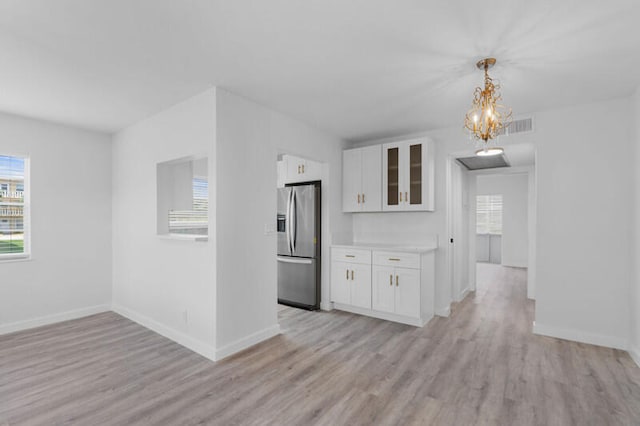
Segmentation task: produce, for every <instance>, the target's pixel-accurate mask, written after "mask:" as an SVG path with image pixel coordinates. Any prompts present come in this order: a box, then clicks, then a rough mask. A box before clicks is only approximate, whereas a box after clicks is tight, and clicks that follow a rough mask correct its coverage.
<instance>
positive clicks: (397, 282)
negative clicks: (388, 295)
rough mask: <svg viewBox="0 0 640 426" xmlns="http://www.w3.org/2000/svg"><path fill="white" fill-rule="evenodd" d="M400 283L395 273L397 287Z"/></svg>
mask: <svg viewBox="0 0 640 426" xmlns="http://www.w3.org/2000/svg"><path fill="white" fill-rule="evenodd" d="M399 285H400V280H399V279H398V276H397V275H396V287H398V286H399Z"/></svg>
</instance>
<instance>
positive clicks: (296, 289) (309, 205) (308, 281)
mask: <svg viewBox="0 0 640 426" xmlns="http://www.w3.org/2000/svg"><path fill="white" fill-rule="evenodd" d="M278 303H282V304H285V305H290V306H296V307H299V308H305V309H318V308H319V307H320V183H312V184H300V185H296V184H294V185H289V186H286V187H285V188H280V189H278Z"/></svg>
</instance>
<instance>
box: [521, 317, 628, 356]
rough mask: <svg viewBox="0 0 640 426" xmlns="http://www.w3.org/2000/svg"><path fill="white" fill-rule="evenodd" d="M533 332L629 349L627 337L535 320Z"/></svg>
mask: <svg viewBox="0 0 640 426" xmlns="http://www.w3.org/2000/svg"><path fill="white" fill-rule="evenodd" d="M533 334H539V335H541V336H548V337H555V338H558V339H564V340H572V341H574V342H580V343H588V344H590V345H596V346H605V347H607V348H614V349H622V350H627V349H628V346H629V345H628V342H627V340H626V339H622V338H619V337H611V336H604V335H601V334H592V333H586V332H584V331H579V330H569V329H565V328H559V327H553V326H548V325H545V324H539V323H537V322H535V321H534V322H533Z"/></svg>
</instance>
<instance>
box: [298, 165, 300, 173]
mask: <svg viewBox="0 0 640 426" xmlns="http://www.w3.org/2000/svg"><path fill="white" fill-rule="evenodd" d="M298 174H300V164H298Z"/></svg>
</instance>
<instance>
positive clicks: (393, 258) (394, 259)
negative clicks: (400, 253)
mask: <svg viewBox="0 0 640 426" xmlns="http://www.w3.org/2000/svg"><path fill="white" fill-rule="evenodd" d="M389 260H392V261H394V262H400V259H398V258H397V257H390V258H389Z"/></svg>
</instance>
